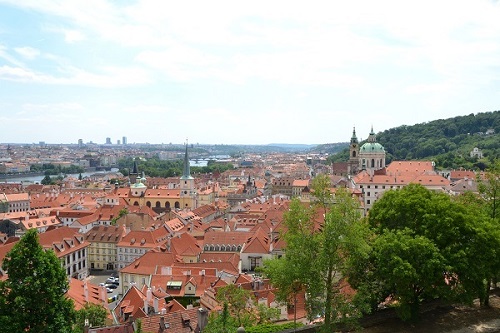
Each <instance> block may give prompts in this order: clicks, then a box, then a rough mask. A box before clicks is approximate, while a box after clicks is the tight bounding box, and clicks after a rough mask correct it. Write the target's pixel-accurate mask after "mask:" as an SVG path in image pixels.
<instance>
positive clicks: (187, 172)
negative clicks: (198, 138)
mask: <svg viewBox="0 0 500 333" xmlns="http://www.w3.org/2000/svg"><path fill="white" fill-rule="evenodd" d="M181 179H193V177H191V168H190V166H189V158H188V142H187V140H186V152H185V153H184V170H183V172H182V177H181Z"/></svg>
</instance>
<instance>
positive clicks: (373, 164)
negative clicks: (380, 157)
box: [372, 158, 375, 168]
mask: <svg viewBox="0 0 500 333" xmlns="http://www.w3.org/2000/svg"><path fill="white" fill-rule="evenodd" d="M374 167H375V159H374V158H372V168H374Z"/></svg>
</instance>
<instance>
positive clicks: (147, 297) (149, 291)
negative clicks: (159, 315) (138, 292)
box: [146, 288, 153, 302]
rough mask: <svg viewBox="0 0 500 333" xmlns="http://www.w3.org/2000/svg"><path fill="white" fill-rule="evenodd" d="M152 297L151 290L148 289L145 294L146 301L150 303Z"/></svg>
mask: <svg viewBox="0 0 500 333" xmlns="http://www.w3.org/2000/svg"><path fill="white" fill-rule="evenodd" d="M152 296H153V293H152V292H151V288H148V291H147V292H146V299H147V300H148V302H151V298H152Z"/></svg>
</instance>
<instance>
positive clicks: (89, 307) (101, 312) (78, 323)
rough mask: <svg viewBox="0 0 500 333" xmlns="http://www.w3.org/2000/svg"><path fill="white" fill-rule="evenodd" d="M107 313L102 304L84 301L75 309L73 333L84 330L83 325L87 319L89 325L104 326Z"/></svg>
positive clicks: (80, 332)
mask: <svg viewBox="0 0 500 333" xmlns="http://www.w3.org/2000/svg"><path fill="white" fill-rule="evenodd" d="M107 315H108V312H107V311H106V309H105V308H104V307H103V306H102V305H97V304H93V303H85V305H84V306H83V308H81V309H80V310H78V311H76V315H75V325H74V327H73V333H82V332H84V326H85V321H86V320H87V321H88V323H89V325H90V326H91V327H102V326H105V325H106V318H107Z"/></svg>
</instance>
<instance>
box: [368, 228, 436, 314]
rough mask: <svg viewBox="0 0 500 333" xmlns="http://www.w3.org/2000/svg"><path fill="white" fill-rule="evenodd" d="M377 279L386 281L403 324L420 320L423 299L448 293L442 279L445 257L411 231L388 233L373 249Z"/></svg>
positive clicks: (380, 238)
mask: <svg viewBox="0 0 500 333" xmlns="http://www.w3.org/2000/svg"><path fill="white" fill-rule="evenodd" d="M373 256H374V260H375V263H376V264H375V265H376V266H377V267H378V268H379V269H378V270H377V272H376V278H377V280H379V281H384V283H385V285H386V286H388V289H389V292H390V294H391V295H392V297H393V299H394V301H397V304H399V306H398V307H397V308H396V310H397V312H398V314H399V316H400V317H401V318H402V319H403V320H417V319H418V317H419V305H420V302H421V300H422V298H427V299H429V298H430V299H432V298H434V297H437V296H440V293H439V291H440V290H443V289H446V283H445V279H444V278H443V267H446V262H445V259H444V257H443V256H442V255H441V253H440V251H439V249H438V248H437V247H436V245H435V244H434V243H433V242H432V241H430V240H429V239H427V238H426V237H422V236H414V235H412V232H411V231H410V230H408V229H406V230H397V231H394V232H393V231H389V232H387V233H384V234H383V235H381V236H380V237H378V238H377V240H376V241H375V244H374V245H373Z"/></svg>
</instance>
